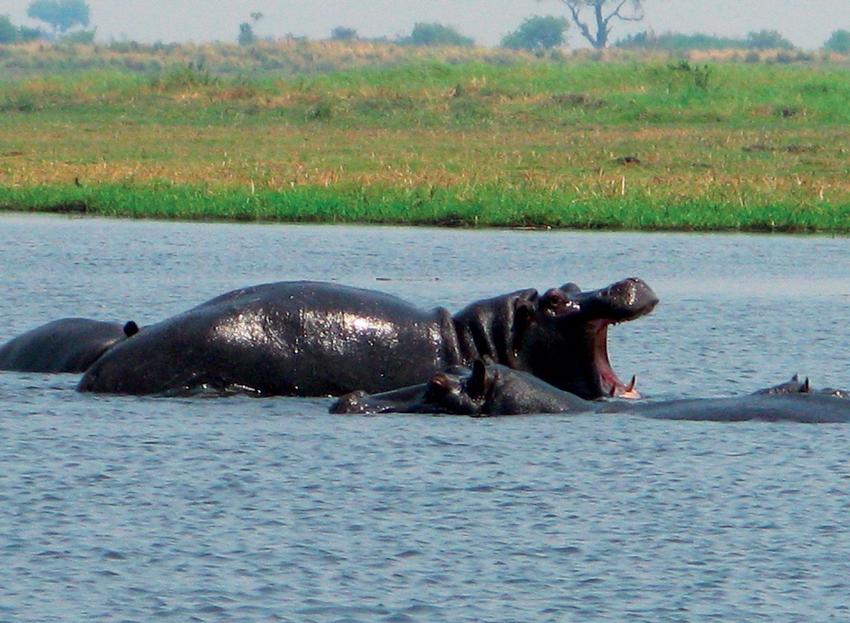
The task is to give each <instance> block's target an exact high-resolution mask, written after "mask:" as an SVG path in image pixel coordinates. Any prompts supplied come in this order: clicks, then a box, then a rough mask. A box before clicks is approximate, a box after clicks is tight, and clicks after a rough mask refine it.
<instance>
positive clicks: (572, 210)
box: [0, 185, 850, 235]
mask: <svg viewBox="0 0 850 623" xmlns="http://www.w3.org/2000/svg"><path fill="white" fill-rule="evenodd" d="M0 211H3V212H9V213H42V214H68V215H80V216H99V217H113V218H129V219H154V220H163V221H169V220H171V221H184V222H226V223H312V224H329V225H331V224H336V225H342V224H348V225H398V226H427V227H445V228H464V229H486V228H512V229H565V230H566V229H570V230H584V231H636V232H700V233H713V232H716V233H728V232H742V233H780V234H839V235H846V234H850V205H833V204H830V203H828V202H819V203H817V204H815V205H810V206H800V205H795V204H793V203H791V202H789V203H787V204H784V205H781V204H764V205H747V206H744V207H741V206H740V205H733V204H731V203H730V202H722V201H717V200H712V199H710V198H693V199H690V200H688V201H686V202H683V203H681V204H678V205H668V204H666V203H665V202H663V201H658V200H652V198H650V197H625V198H622V197H618V198H599V199H596V200H588V199H586V198H580V197H577V196H570V195H568V194H564V193H561V192H557V191H554V192H553V191H550V190H546V189H524V190H521V191H517V190H516V189H512V190H500V189H499V188H496V187H481V188H478V189H470V188H467V187H459V188H454V187H448V188H440V189H434V188H430V189H429V188H414V189H398V188H369V187H357V186H349V187H341V188H336V187H312V186H304V187H297V188H294V189H291V190H287V191H253V192H252V191H251V190H250V189H240V188H236V189H234V188H220V189H211V188H206V187H201V186H171V185H168V186H147V187H128V186H123V185H117V186H116V185H100V186H95V187H90V188H79V187H76V186H72V187H66V186H41V187H34V188H19V189H15V188H9V187H3V186H0Z"/></svg>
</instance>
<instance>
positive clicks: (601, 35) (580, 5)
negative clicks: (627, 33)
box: [561, 0, 644, 50]
mask: <svg viewBox="0 0 850 623" xmlns="http://www.w3.org/2000/svg"><path fill="white" fill-rule="evenodd" d="M561 2H563V3H564V4H565V5H567V8H568V9H569V10H570V15H571V16H572V20H573V23H575V25H576V26H577V27H578V29H579V32H580V33H581V34H582V36H583V37H584V38H585V39H587V40H588V41H589V42H590V45H592V46H593V47H594V48H596V49H597V50H601V49H603V48H606V47H608V38H609V35H610V34H611V28H612V27H613V24H612V23H611V22H612V20H614V19H617V20H620V21H624V22H639V21H641V20H643V17H644V15H643V0H561ZM626 5H630V6H631V10H630V12H624V11H623V8H624V7H625V6H626ZM585 8H588V9H590V10H591V12H592V14H593V15H592V23H591V22H589V21H588V20H586V19H585V18H584V17H583V13H584V9H585ZM594 28H595V32H594Z"/></svg>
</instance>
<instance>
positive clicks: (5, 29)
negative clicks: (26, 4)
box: [0, 15, 18, 44]
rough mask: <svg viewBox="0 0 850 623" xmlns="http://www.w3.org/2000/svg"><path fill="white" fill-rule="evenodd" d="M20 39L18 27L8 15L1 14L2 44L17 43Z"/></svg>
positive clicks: (0, 38)
mask: <svg viewBox="0 0 850 623" xmlns="http://www.w3.org/2000/svg"><path fill="white" fill-rule="evenodd" d="M17 40H18V29H17V28H16V27H15V25H14V24H13V23H12V20H11V19H9V16H8V15H0V44H3V43H15V41H17Z"/></svg>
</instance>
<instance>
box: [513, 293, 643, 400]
mask: <svg viewBox="0 0 850 623" xmlns="http://www.w3.org/2000/svg"><path fill="white" fill-rule="evenodd" d="M657 304H658V297H657V296H656V295H655V293H654V292H653V291H652V290H651V289H650V287H649V286H648V285H647V284H646V283H645V282H643V281H642V280H640V279H636V278H629V279H625V280H623V281H619V282H617V283H614V284H612V285H610V286H608V287H607V288H602V289H599V290H592V291H587V292H583V291H582V290H581V289H580V288H579V287H578V286H577V285H575V284H574V283H568V284H565V285H563V286H561V287H560V288H552V289H551V290H548V291H547V292H545V293H544V294H543V295H541V296H540V297H538V298H537V299H536V300H528V301H522V300H520V301H518V303H517V308H516V311H515V318H514V325H515V326H514V333H515V336H514V339H515V340H516V342H515V343H516V348H515V350H516V359H517V361H516V363H515V364H512V365H511V367H513V368H516V369H519V370H525V371H527V372H531V373H532V374H533V375H534V376H536V377H539V378H541V379H543V380H544V381H546V382H547V383H550V384H551V385H554V386H555V387H559V388H561V389H566V390H568V391H570V392H572V393H574V394H576V395H578V396H581V397H582V398H586V399H594V398H599V397H600V396H618V397H623V398H637V397H639V394H637V392H636V391H635V390H634V382H633V381H632V382H631V383H630V384H629V385H626V384H624V383H623V382H622V381H621V380H620V378H619V377H618V376H617V374H616V373H615V372H614V369H613V368H612V367H611V363H610V361H609V359H608V327H610V326H611V325H615V324H618V323H621V322H628V321H630V320H635V319H637V318H640V317H641V316H644V315H646V314H648V313H650V312H651V311H652V310H653V309H654V308H655V306H656V305H657ZM565 352H569V353H571V356H570V357H569V358H565V357H564V356H563V354H564V353H565Z"/></svg>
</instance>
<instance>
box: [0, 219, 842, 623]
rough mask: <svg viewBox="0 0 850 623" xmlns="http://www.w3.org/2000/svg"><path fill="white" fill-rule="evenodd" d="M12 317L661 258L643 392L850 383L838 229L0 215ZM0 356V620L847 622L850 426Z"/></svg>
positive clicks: (646, 330)
mask: <svg viewBox="0 0 850 623" xmlns="http://www.w3.org/2000/svg"><path fill="white" fill-rule="evenodd" d="M0 266H2V267H3V270H2V272H0V285H2V286H3V288H2V290H3V292H4V293H5V295H4V296H3V297H0V341H5V340H6V339H8V338H9V337H12V336H14V335H16V334H18V333H21V332H23V331H25V330H27V329H29V328H32V327H34V326H37V325H39V324H42V323H44V322H47V321H49V320H53V319H56V318H59V317H62V316H69V315H79V316H87V317H93V318H102V319H114V320H120V321H124V320H128V319H131V318H132V319H134V320H136V321H137V322H139V323H140V324H143V323H149V322H154V321H157V320H159V319H161V318H163V317H165V316H167V315H170V314H174V313H177V312H179V311H182V310H184V309H186V308H188V307H190V306H192V305H195V304H197V303H200V302H202V301H204V300H206V299H208V298H210V297H212V296H215V295H217V294H220V293H222V292H225V291H227V290H230V289H233V288H237V287H242V286H245V285H250V284H256V283H262V282H267V281H277V280H283V279H323V280H333V281H338V282H340V283H346V284H351V285H356V286H360V287H370V288H377V289H381V290H386V291H389V292H393V293H395V294H399V295H401V296H403V297H405V298H407V299H409V300H411V301H414V302H416V303H418V304H421V305H423V306H432V305H438V304H441V305H445V306H447V307H449V308H450V309H457V308H459V307H461V306H463V305H465V304H466V303H468V302H470V301H472V300H475V299H477V298H481V297H484V296H491V295H495V294H499V293H503V292H507V291H509V290H512V289H517V288H524V287H537V288H539V289H541V290H543V289H545V288H548V287H551V286H556V285H561V284H562V283H564V282H566V281H575V282H577V283H578V284H579V285H581V286H583V287H587V288H595V287H599V286H602V285H605V284H607V283H610V282H612V281H615V280H618V279H621V278H623V277H626V276H631V275H635V276H640V277H642V278H644V279H646V280H647V281H648V282H649V283H650V284H651V285H652V287H653V288H654V289H655V290H656V292H657V293H658V294H659V296H660V298H661V300H662V303H661V304H660V305H659V307H658V309H657V310H656V312H655V313H654V314H653V315H652V316H649V317H647V318H644V319H641V320H639V321H637V322H635V323H632V324H627V325H622V326H618V327H616V328H615V329H614V330H612V332H611V355H612V360H613V362H614V365H615V367H616V368H617V369H618V370H619V371H620V372H621V376H630V375H631V374H632V373H637V374H638V379H639V387H641V388H642V390H643V391H644V392H645V393H648V394H651V395H653V396H657V397H669V398H673V397H683V396H687V395H692V394H697V395H717V394H735V393H742V392H747V391H751V390H753V389H756V388H757V387H761V386H765V385H768V384H772V383H776V382H779V381H781V380H784V379H786V378H787V377H788V376H790V375H791V374H792V373H794V372H800V373H803V374H807V375H809V376H811V377H812V380H813V382H814V383H815V384H816V385H819V386H821V385H837V386H844V387H847V386H850V338H848V335H847V326H848V319H850V313H848V309H850V275H848V270H847V268H848V267H850V245H848V241H847V239H846V238H826V237H779V236H745V235H711V236H703V235H680V234H675V235H674V234H670V235H661V234H600V233H571V232H511V231H446V230H434V229H419V228H417V229H413V228H378V227H369V228H357V227H327V226H325V227H314V226H282V225H223V224H185V223H158V222H145V221H140V222H133V221H110V220H93V219H66V218H55V217H38V216H17V215H0ZM77 378H78V377H77V376H76V375H55V376H51V375H40V374H18V373H0V552H2V561H3V564H2V565H0V620H9V621H63V622H64V621H92V620H102V621H118V620H121V621H150V620H152V619H153V618H156V619H164V620H169V619H170V620H174V621H187V620H200V621H293V622H299V623H301V622H304V621H321V622H324V621H440V620H445V621H494V622H505V621H523V622H527V621H589V620H608V621H623V620H628V621H718V620H719V621H729V620H746V621H759V620H763V621H800V620H806V621H821V620H822V621H829V620H834V621H841V620H848V619H850V612H848V605H850V604H848V601H849V600H848V599H847V597H846V596H847V594H848V588H850V586H848V585H850V581H848V580H847V578H848V577H850V538H848V537H850V534H848V532H850V530H848V528H847V521H846V518H847V517H848V510H850V509H848V504H850V503H848V488H850V466H848V463H847V459H846V456H847V447H848V441H850V439H848V438H850V426H845V425H824V426H807V425H799V424H767V423H742V424H726V425H724V424H713V423H693V422H656V421H649V420H643V419H640V418H637V417H628V416H611V417H604V418H600V417H599V416H579V417H568V416H562V415H558V416H530V417H518V418H499V419H492V420H473V419H467V418H463V417H440V418H435V417H425V416H384V417H373V418H367V417H347V418H341V417H338V416H331V415H328V414H326V413H325V410H326V408H327V404H328V401H326V400H321V399H286V398H277V399H261V400H258V399H251V398H246V397H237V398H232V399H226V400H220V399H194V400H188V399H157V398H132V397H101V396H91V395H81V394H77V393H76V392H74V391H73V388H74V385H75V383H76V380H77Z"/></svg>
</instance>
